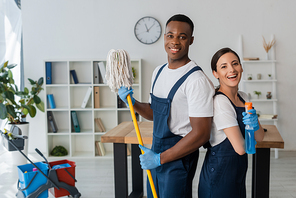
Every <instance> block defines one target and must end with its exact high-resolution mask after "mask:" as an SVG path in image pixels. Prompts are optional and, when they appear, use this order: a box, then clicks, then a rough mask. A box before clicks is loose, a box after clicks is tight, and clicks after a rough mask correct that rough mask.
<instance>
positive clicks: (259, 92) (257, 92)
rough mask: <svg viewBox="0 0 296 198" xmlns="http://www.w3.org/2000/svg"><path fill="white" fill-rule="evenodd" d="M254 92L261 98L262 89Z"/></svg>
mask: <svg viewBox="0 0 296 198" xmlns="http://www.w3.org/2000/svg"><path fill="white" fill-rule="evenodd" d="M254 94H256V95H257V97H258V99H259V96H260V95H261V91H254Z"/></svg>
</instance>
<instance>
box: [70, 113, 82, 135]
mask: <svg viewBox="0 0 296 198" xmlns="http://www.w3.org/2000/svg"><path fill="white" fill-rule="evenodd" d="M71 118H72V119H71V120H72V124H73V126H74V130H75V132H80V126H79V121H78V117H77V113H76V111H71Z"/></svg>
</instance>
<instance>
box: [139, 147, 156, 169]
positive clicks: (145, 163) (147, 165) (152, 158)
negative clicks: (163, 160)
mask: <svg viewBox="0 0 296 198" xmlns="http://www.w3.org/2000/svg"><path fill="white" fill-rule="evenodd" d="M139 147H140V149H142V150H143V151H144V152H145V153H144V154H142V155H140V161H141V168H142V169H154V168H156V167H158V166H161V164H160V153H158V154H157V153H155V152H153V151H152V150H151V149H148V148H146V147H144V146H142V145H140V144H139Z"/></svg>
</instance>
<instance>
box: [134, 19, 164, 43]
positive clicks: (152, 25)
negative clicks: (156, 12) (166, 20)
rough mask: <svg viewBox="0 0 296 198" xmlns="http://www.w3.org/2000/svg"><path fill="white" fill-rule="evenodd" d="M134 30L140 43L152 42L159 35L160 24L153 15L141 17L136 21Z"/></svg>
mask: <svg viewBox="0 0 296 198" xmlns="http://www.w3.org/2000/svg"><path fill="white" fill-rule="evenodd" d="M134 32H135V36H136V38H137V39H138V40H139V41H140V42H141V43H144V44H152V43H155V42H156V41H157V40H158V39H159V38H160V36H161V25H160V23H159V22H158V21H157V20H156V19H155V18H153V17H149V16H147V17H143V18H141V19H140V20H139V21H138V22H137V23H136V25H135V29H134Z"/></svg>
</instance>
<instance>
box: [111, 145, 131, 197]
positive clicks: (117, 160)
mask: <svg viewBox="0 0 296 198" xmlns="http://www.w3.org/2000/svg"><path fill="white" fill-rule="evenodd" d="M113 153H114V181H115V182H114V184H115V197H116V198H127V197H128V180H127V150H126V144H123V143H114V144H113Z"/></svg>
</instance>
